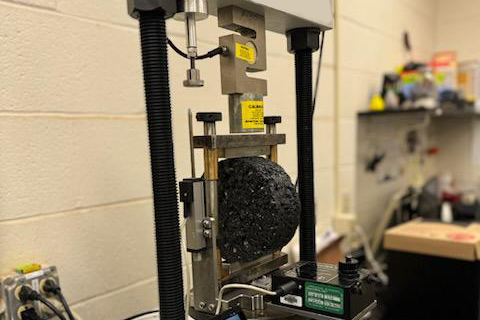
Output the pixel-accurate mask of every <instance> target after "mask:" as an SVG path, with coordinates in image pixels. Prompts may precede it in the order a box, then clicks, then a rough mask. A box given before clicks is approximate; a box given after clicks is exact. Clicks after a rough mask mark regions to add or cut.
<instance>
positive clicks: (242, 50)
mask: <svg viewBox="0 0 480 320" xmlns="http://www.w3.org/2000/svg"><path fill="white" fill-rule="evenodd" d="M235 56H236V57H237V59H240V60H245V61H247V62H248V63H249V64H254V63H255V49H253V48H252V47H249V46H246V45H244V44H240V43H235Z"/></svg>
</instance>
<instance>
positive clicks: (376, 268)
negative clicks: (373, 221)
mask: <svg viewBox="0 0 480 320" xmlns="http://www.w3.org/2000/svg"><path fill="white" fill-rule="evenodd" d="M355 232H356V233H357V234H358V235H359V236H360V239H361V240H362V244H363V249H364V250H365V257H366V258H367V261H368V262H369V263H370V265H371V266H372V269H373V271H374V272H376V273H377V277H378V278H379V279H380V281H381V282H382V284H384V285H387V284H388V276H387V275H386V274H385V272H383V270H382V268H381V267H380V264H379V263H378V261H377V260H375V256H374V255H373V251H372V248H371V247H370V243H369V241H368V237H367V234H366V233H365V230H363V228H362V227H361V226H360V225H356V226H355Z"/></svg>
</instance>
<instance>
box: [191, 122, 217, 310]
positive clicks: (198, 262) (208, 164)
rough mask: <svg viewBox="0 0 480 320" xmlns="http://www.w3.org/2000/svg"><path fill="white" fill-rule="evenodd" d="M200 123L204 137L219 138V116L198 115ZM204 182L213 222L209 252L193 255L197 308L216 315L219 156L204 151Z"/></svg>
mask: <svg viewBox="0 0 480 320" xmlns="http://www.w3.org/2000/svg"><path fill="white" fill-rule="evenodd" d="M197 120H199V121H203V122H204V124H203V128H204V134H205V135H209V136H215V135H216V125H215V121H220V120H221V114H219V113H198V114H197ZM203 152H204V167H205V168H204V171H205V173H204V179H205V205H206V216H207V217H208V218H209V219H210V221H211V222H212V224H211V229H210V230H209V233H208V234H206V237H207V249H206V250H205V251H202V252H198V253H195V254H194V255H192V264H193V288H194V308H195V309H196V310H199V311H203V312H207V313H212V314H213V313H214V312H215V306H216V298H217V295H218V291H219V289H220V288H219V286H220V279H221V272H222V258H221V255H220V250H219V248H218V247H217V238H218V194H217V181H218V152H217V150H216V149H212V148H204V151H203Z"/></svg>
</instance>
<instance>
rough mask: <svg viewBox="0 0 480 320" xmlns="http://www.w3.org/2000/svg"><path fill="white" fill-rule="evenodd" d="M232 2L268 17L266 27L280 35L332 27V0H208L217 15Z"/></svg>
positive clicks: (210, 7)
mask: <svg viewBox="0 0 480 320" xmlns="http://www.w3.org/2000/svg"><path fill="white" fill-rule="evenodd" d="M229 5H235V6H237V7H240V8H242V9H245V10H248V11H252V12H255V13H258V14H260V15H263V16H265V27H266V29H267V30H269V31H273V32H277V33H280V34H285V33H286V32H287V31H288V30H291V29H296V28H305V27H312V28H319V29H321V30H329V29H332V28H333V6H332V0H208V11H209V13H210V14H213V15H215V16H216V15H217V11H218V8H223V7H227V6H229Z"/></svg>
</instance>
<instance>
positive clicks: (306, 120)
mask: <svg viewBox="0 0 480 320" xmlns="http://www.w3.org/2000/svg"><path fill="white" fill-rule="evenodd" d="M295 78H296V90H297V91H296V93H297V159H298V190H299V196H300V202H301V205H302V211H301V215H300V232H299V233H300V260H303V261H316V250H315V200H314V196H315V190H314V175H313V108H312V106H313V99H312V95H313V94H312V50H311V49H305V50H300V51H297V52H295Z"/></svg>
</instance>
